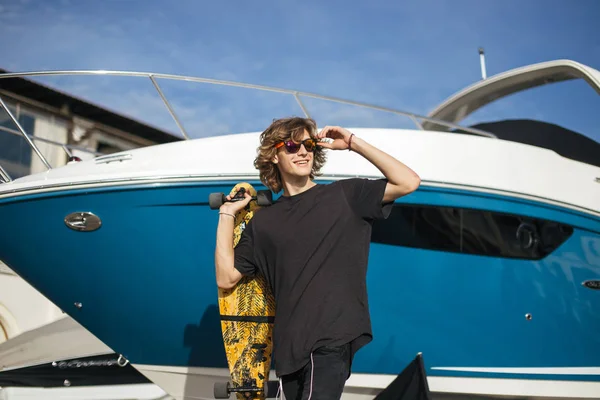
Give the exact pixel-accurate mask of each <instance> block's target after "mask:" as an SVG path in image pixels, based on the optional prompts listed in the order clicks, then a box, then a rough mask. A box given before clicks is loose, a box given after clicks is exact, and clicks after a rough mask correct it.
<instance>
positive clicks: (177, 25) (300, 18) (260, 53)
mask: <svg viewBox="0 0 600 400" xmlns="http://www.w3.org/2000/svg"><path fill="white" fill-rule="evenodd" d="M562 4H564V7H560V6H559V5H556V6H553V7H545V3H544V2H543V1H541V0H540V1H535V0H534V1H531V2H527V3H526V4H522V3H520V2H517V1H515V2H514V3H510V2H501V3H492V4H485V5H483V4H481V3H480V2H477V1H473V2H464V3H462V2H461V3H459V4H457V3H456V2H455V1H437V0H436V1H405V2H386V3H383V2H371V3H366V2H365V3H358V4H353V5H352V6H348V4H347V2H341V1H338V0H333V1H331V2H316V1H306V2H302V3H296V2H291V1H278V2H273V3H270V4H269V6H268V7H260V6H257V4H256V3H247V2H239V3H235V4H234V3H232V2H212V3H204V2H196V1H185V0H182V1H178V2H174V3H172V4H170V5H169V7H164V6H163V4H162V3H161V2H158V1H154V0H146V1H139V2H138V1H133V0H129V1H127V2H116V1H112V2H111V1H109V2H73V1H71V2H69V1H67V0H62V1H61V2H51V3H48V2H46V1H42V0H31V1H30V2H6V5H5V4H3V5H2V7H3V10H2V11H0V35H2V37H3V38H6V40H3V41H2V42H1V43H0V51H1V52H2V54H3V65H0V66H2V67H4V68H8V69H11V70H38V69H116V70H138V71H139V70H141V71H153V72H165V73H175V74H185V75H193V76H205V77H210V78H216V79H227V80H235V81H245V82H252V83H257V84H264V85H270V86H279V87H284V88H289V89H296V90H302V91H309V92H315V93H318V94H325V95H332V96H336V97H342V98H348V99H353V100H358V101H363V102H367V103H372V104H375V105H381V106H386V107H390V108H396V109H402V110H407V111H410V112H415V113H419V114H427V113H428V112H429V111H430V110H431V109H433V108H434V107H435V106H436V105H437V104H438V103H440V102H442V101H443V100H444V99H445V98H447V97H448V96H450V95H452V94H453V93H455V92H456V91H458V90H460V89H461V88H463V87H465V86H467V85H469V84H471V83H473V82H475V81H477V80H478V79H479V78H480V71H479V58H478V55H477V47H479V46H484V47H485V48H486V51H487V57H488V73H489V75H492V74H493V73H496V72H500V71H503V70H506V69H509V68H513V67H516V66H520V65H526V64H529V63H532V62H538V61H544V60H548V59H554V58H560V57H565V56H567V57H570V58H574V59H578V60H581V61H583V62H586V63H588V64H591V65H598V64H600V55H599V53H598V52H592V51H589V49H592V48H597V46H598V43H597V40H596V39H595V38H596V35H595V31H596V28H595V24H596V21H595V20H594V18H593V17H592V16H593V15H596V14H597V13H595V12H594V10H598V11H600V8H599V7H598V6H597V5H596V4H597V3H595V2H593V1H585V0H581V2H580V3H578V4H579V6H578V7H571V6H570V3H568V2H563V3H562ZM517 8H518V9H519V13H514V9H517ZM540 10H541V11H540ZM569 24H573V26H576V28H575V29H571V28H567V25H569ZM557 26H558V27H562V28H561V29H557V28H556V27H557ZM509 27H510V28H509ZM98 82H99V81H98ZM166 86H167V87H166V88H165V90H168V91H169V95H170V97H172V98H174V100H173V101H174V105H176V106H175V108H176V110H179V111H178V114H181V115H182V116H181V118H182V119H184V120H185V121H184V124H185V125H186V127H188V126H189V127H190V128H189V129H190V130H193V131H194V132H198V133H199V134H201V135H204V134H205V132H215V134H220V132H225V131H244V130H247V129H251V130H256V129H260V127H264V124H265V122H266V123H268V121H270V119H272V118H274V117H277V116H279V115H287V114H300V109H299V107H298V106H297V105H296V103H295V101H294V100H293V98H292V99H291V100H289V99H282V96H276V95H266V94H264V96H263V95H261V96H262V97H261V96H259V95H247V94H245V93H243V91H237V90H227V89H219V90H217V91H213V90H211V89H205V88H204V89H202V90H199V91H198V92H197V93H198V97H197V98H194V97H193V96H194V95H195V94H194V93H191V92H187V91H186V90H185V89H183V87H182V86H181V85H179V86H178V85H169V84H167V85H166ZM171 88H172V89H171ZM574 88H575V91H576V92H577V93H575V94H576V95H579V94H580V93H582V90H585V89H583V88H581V87H579V86H575V87H574ZM121 89H122V91H123V92H122V94H121V95H116V94H110V95H109V93H112V91H109V93H106V92H105V91H106V90H107V89H106V86H105V85H104V84H100V83H97V82H96V81H94V83H93V84H90V86H89V87H88V90H87V91H86V96H89V97H90V98H92V99H98V100H97V101H98V102H101V103H102V104H103V105H105V106H107V107H109V108H113V109H114V108H115V107H116V108H118V109H121V110H128V112H130V113H134V114H135V115H136V116H137V117H139V118H143V119H144V120H145V121H148V122H150V123H153V124H156V125H159V126H161V127H162V126H164V127H169V128H165V129H169V130H171V131H176V126H175V125H174V124H173V123H172V121H171V120H170V116H169V115H168V113H167V114H166V115H165V114H164V113H162V112H158V111H157V109H156V107H158V105H160V104H161V103H160V99H158V100H159V103H155V101H156V100H151V101H150V100H146V97H148V98H150V96H151V97H152V98H153V97H154V96H155V94H154V93H152V88H151V87H150V90H147V89H138V86H137V84H136V85H133V86H124V87H122V88H121ZM95 91H97V93H96V92H95ZM548 93H549V92H548ZM556 93H559V92H556ZM560 94H561V96H562V95H563V92H560ZM571 94H573V93H571ZM238 96H239V98H237V97H238ZM581 98H582V99H584V100H578V101H576V102H575V103H574V104H572V106H575V107H574V108H575V111H577V112H574V113H572V114H568V113H564V112H562V111H561V110H560V109H557V108H556V107H558V106H557V104H558V103H548V104H547V111H546V110H542V108H540V110H542V111H539V110H537V109H536V107H539V102H544V101H545V100H544V99H540V98H539V97H538V98H535V99H533V98H532V99H529V98H527V99H526V100H525V102H521V100H519V99H517V98H510V99H507V100H508V101H509V102H510V104H511V105H510V107H509V106H504V108H503V107H502V106H499V107H498V108H490V109H489V110H488V111H485V112H489V113H491V114H488V115H490V116H497V117H500V118H501V117H503V116H507V115H513V114H514V112H513V111H514V110H519V111H523V112H524V111H531V112H532V113H533V115H534V116H550V117H551V118H554V119H555V120H557V118H558V116H560V121H561V123H562V124H563V125H566V126H577V127H578V130H579V131H583V132H587V133H588V135H590V136H592V137H595V138H596V139H597V140H598V139H600V132H599V131H598V128H597V127H598V126H600V124H598V123H597V122H598V121H597V120H596V119H594V118H592V117H591V116H595V114H596V113H595V112H593V110H594V107H595V104H597V103H593V101H588V100H589V96H587V95H586V94H585V93H584V94H583V96H582V97H581ZM125 101H129V102H130V103H129V104H126V103H125ZM133 102H137V104H135V107H133V105H134V104H133ZM529 103H532V104H533V105H531V104H529ZM311 106H312V107H313V108H314V107H316V108H317V111H313V112H312V114H314V115H315V117H316V118H318V119H319V121H321V120H336V121H342V122H343V121H346V122H347V123H352V124H367V123H372V124H382V125H385V126H389V125H393V124H396V117H395V116H390V115H387V113H383V114H382V113H378V112H372V111H368V112H367V111H366V110H360V111H357V110H353V108H352V107H350V106H339V107H337V106H336V107H337V108H336V107H334V106H332V105H326V104H323V103H322V102H319V101H316V102H312V103H311ZM141 107H147V110H142V109H141ZM482 112H483V111H482ZM481 115H482V116H485V115H486V114H481ZM398 118H399V117H398ZM400 121H402V119H401V118H400ZM346 122H344V123H346ZM400 123H403V122H400Z"/></svg>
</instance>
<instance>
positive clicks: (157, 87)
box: [0, 70, 496, 181]
mask: <svg viewBox="0 0 600 400" xmlns="http://www.w3.org/2000/svg"><path fill="white" fill-rule="evenodd" d="M60 75H63V76H64V75H67V76H76V75H96V76H97V75H106V76H125V77H140V78H147V79H149V80H150V82H151V84H152V85H153V86H154V89H155V90H156V91H157V93H158V95H159V96H160V98H161V100H162V101H163V103H164V105H165V107H166V108H167V110H168V111H169V114H170V115H171V117H172V118H173V120H174V121H175V123H176V124H177V127H178V128H179V130H180V131H181V134H182V135H183V137H184V138H185V139H186V140H189V139H190V137H189V135H188V134H187V132H186V130H185V128H184V127H183V124H182V123H181V121H180V119H179V117H178V116H177V113H176V112H175V110H174V109H173V107H172V106H171V103H170V102H169V100H168V99H167V98H166V96H165V95H164V92H163V91H162V89H161V87H160V85H159V84H158V81H157V79H165V80H175V81H187V82H197V83H206V84H212V85H221V86H230V87H239V88H245V89H254V90H260V91H266V92H274V93H282V94H289V95H291V96H293V97H294V99H295V100H296V102H297V103H298V105H299V106H300V108H301V109H302V112H303V113H304V115H305V116H306V117H308V118H310V112H309V111H308V109H307V108H306V106H305V105H304V103H303V102H302V99H301V97H308V98H313V99H319V100H326V101H331V102H334V103H340V104H346V105H352V106H356V107H362V108H367V109H371V110H376V111H384V112H388V113H391V114H396V115H400V116H403V117H407V118H409V119H410V120H411V121H412V122H413V123H414V124H415V125H416V127H417V128H418V129H420V130H423V126H422V125H421V121H428V122H432V123H435V124H437V125H441V126H445V127H448V128H454V129H460V130H462V131H464V132H469V133H472V134H474V135H478V136H485V137H489V138H496V135H494V134H493V133H489V132H485V131H482V130H480V129H474V128H469V127H464V126H460V125H457V124H453V123H451V122H447V121H443V120H438V119H435V118H430V117H426V116H423V115H419V114H415V113H411V112H407V111H401V110H396V109H393V108H389V107H382V106H378V105H374V104H368V103H362V102H358V101H352V100H347V99H342V98H338V97H332V96H324V95H319V94H315V93H309V92H302V91H298V90H291V89H282V88H277V87H270V86H262V85H254V84H249V83H242V82H233V81H225V80H218V79H210V78H200V77H194V76H184V75H172V74H160V73H152V72H133V71H106V70H64V71H30V72H14V73H1V74H0V79H8V78H25V77H40V76H60ZM0 106H1V107H2V108H3V109H4V111H6V113H8V115H9V117H10V119H11V120H12V121H13V123H15V125H16V126H17V128H18V131H15V130H11V129H2V130H4V131H9V133H17V134H20V135H21V136H23V138H25V140H26V141H27V143H28V144H29V146H30V147H31V148H32V150H33V151H34V152H35V153H36V155H37V156H38V157H39V158H40V160H41V161H42V163H43V164H44V165H45V166H46V168H48V170H50V169H52V167H51V166H50V163H49V162H48V161H47V160H46V158H45V157H44V156H43V154H42V153H41V152H40V150H39V149H38V147H37V146H36V145H35V143H34V140H40V141H44V142H46V143H49V144H53V145H58V146H61V147H62V148H63V149H64V151H66V152H67V155H68V156H69V157H70V156H71V154H70V152H69V149H70V148H76V147H73V146H71V147H69V146H67V145H65V144H63V143H58V142H54V141H52V140H48V139H41V138H36V137H35V136H30V135H28V134H27V133H26V132H25V130H24V129H23V127H22V126H21V125H20V124H19V122H18V120H17V119H16V118H15V117H14V115H13V114H12V113H11V112H10V110H9V109H8V107H7V106H6V104H5V103H4V101H3V100H2V98H1V97H0ZM77 149H78V150H83V149H82V148H77ZM0 175H5V177H4V179H5V181H10V180H11V178H10V176H8V174H7V173H6V171H4V170H3V169H2V168H1V167H0Z"/></svg>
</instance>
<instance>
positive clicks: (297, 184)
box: [282, 176, 316, 197]
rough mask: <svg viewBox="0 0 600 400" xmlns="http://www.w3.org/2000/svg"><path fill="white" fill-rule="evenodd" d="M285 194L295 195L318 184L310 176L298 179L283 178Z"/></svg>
mask: <svg viewBox="0 0 600 400" xmlns="http://www.w3.org/2000/svg"><path fill="white" fill-rule="evenodd" d="M282 181H283V182H282V186H283V195H284V196H288V197H289V196H295V195H297V194H300V193H302V192H305V191H307V190H308V189H310V188H312V187H313V186H316V183H314V182H313V181H312V180H311V179H310V178H309V177H308V176H303V177H298V179H289V178H288V179H285V178H284V179H282Z"/></svg>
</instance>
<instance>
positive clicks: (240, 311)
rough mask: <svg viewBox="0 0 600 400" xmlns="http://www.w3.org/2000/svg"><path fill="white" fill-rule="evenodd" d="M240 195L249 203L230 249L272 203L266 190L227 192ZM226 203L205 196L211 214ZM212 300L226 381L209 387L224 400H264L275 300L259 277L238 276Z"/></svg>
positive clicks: (214, 196) (239, 215) (216, 195)
mask: <svg viewBox="0 0 600 400" xmlns="http://www.w3.org/2000/svg"><path fill="white" fill-rule="evenodd" d="M245 192H248V193H249V194H250V195H251V196H252V200H251V201H250V203H248V205H247V206H246V207H245V208H244V209H242V210H241V211H240V212H238V213H237V215H236V216H235V222H234V230H233V246H234V247H235V246H237V244H238V242H239V240H240V238H241V236H242V232H243V231H244V229H245V227H246V225H247V224H248V223H249V222H250V220H251V219H252V217H253V216H254V213H255V212H256V211H258V210H259V209H260V208H261V207H264V206H268V205H270V204H271V203H272V194H271V192H270V191H259V192H257V191H256V190H255V189H254V187H252V185H250V184H248V183H245V182H242V183H238V184H237V185H235V186H234V187H233V189H232V190H231V193H230V194H231V197H232V199H231V201H240V200H243V199H244V193H245ZM226 201H227V199H226V196H225V194H223V193H211V194H210V195H209V205H210V208H211V209H218V208H219V207H220V206H221V205H222V204H223V203H224V202H226ZM218 298H219V313H220V315H221V331H222V333H223V343H224V345H225V354H226V356H227V363H228V366H229V373H230V377H231V382H217V383H215V386H214V396H215V398H217V399H226V398H229V396H230V394H231V393H236V397H237V399H238V400H244V399H261V400H262V399H265V398H266V397H267V392H268V391H269V390H268V388H269V387H272V386H273V385H272V383H271V384H270V383H269V381H268V380H269V371H270V368H271V354H272V350H273V344H272V332H273V322H274V319H275V299H274V298H273V295H272V294H271V290H270V289H269V287H268V285H267V283H266V281H265V279H264V278H263V277H262V276H261V275H257V276H255V277H247V276H244V277H242V279H241V280H240V281H239V282H238V283H237V285H236V286H235V287H233V288H232V289H221V288H219V294H218Z"/></svg>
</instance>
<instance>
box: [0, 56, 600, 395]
mask: <svg viewBox="0 0 600 400" xmlns="http://www.w3.org/2000/svg"><path fill="white" fill-rule="evenodd" d="M98 74H100V75H106V76H114V75H118V76H135V77H140V78H143V79H148V78H150V80H152V83H153V84H154V86H155V88H156V90H157V92H158V95H159V96H160V98H161V100H162V101H163V102H164V104H165V106H166V107H167V109H168V111H169V113H170V114H171V116H172V117H173V119H174V120H175V121H176V122H179V118H178V116H177V113H176V112H175V111H176V110H175V109H174V108H173V107H172V106H171V103H170V102H169V100H168V98H167V97H166V96H165V95H164V93H163V92H162V91H161V89H160V85H159V84H158V81H160V80H180V81H188V82H200V83H206V84H219V85H229V86H237V87H244V88H247V89H249V90H269V91H276V92H278V93H283V94H287V95H290V96H293V97H294V98H295V99H296V100H297V102H298V104H299V106H300V108H301V109H302V111H303V112H304V113H305V115H307V116H309V115H310V110H308V109H307V108H306V106H305V104H304V103H303V102H302V100H301V99H302V98H317V99H322V100H327V101H333V102H338V103H342V104H350V105H353V106H356V107H362V108H364V109H367V110H378V111H384V112H389V113H393V114H396V115H400V116H404V117H406V118H409V119H410V120H412V121H414V123H415V128H414V129H392V128H379V127H376V126H375V127H372V128H352V127H349V128H350V129H351V130H352V132H354V133H355V134H356V135H357V136H360V137H363V138H364V139H365V140H367V141H368V142H370V143H372V144H373V145H375V146H378V147H380V148H382V149H384V150H386V151H387V152H389V153H390V154H391V155H393V156H395V157H397V158H398V159H400V160H402V161H403V162H405V163H406V164H407V165H409V166H410V167H411V168H413V169H414V170H415V171H416V172H417V173H418V174H419V176H420V177H421V180H422V183H421V186H420V188H419V189H418V190H417V191H416V192H414V193H412V194H410V195H408V196H406V197H403V198H401V199H399V200H398V201H397V202H396V204H395V205H394V209H393V211H392V213H391V215H390V217H389V218H388V219H387V220H385V221H377V222H375V223H374V224H373V235H372V246H371V252H370V256H369V257H370V258H369V271H368V277H367V284H368V292H369V307H370V310H371V318H372V326H373V332H374V340H373V341H372V342H371V343H370V344H369V345H368V346H366V347H365V348H364V349H362V350H361V351H360V352H359V353H357V355H356V358H355V360H354V363H353V374H352V376H351V377H350V378H349V380H348V382H347V385H346V388H345V392H344V396H343V398H344V399H350V400H359V399H372V398H373V397H374V396H375V395H377V393H379V392H381V391H382V390H383V389H384V388H386V387H388V385H389V384H390V383H391V382H393V380H394V378H395V377H396V376H397V375H398V374H399V373H400V372H401V371H402V370H403V368H404V367H405V366H406V365H407V364H409V362H410V361H411V360H413V359H414V357H415V354H422V357H423V360H424V365H425V371H426V374H427V381H428V385H429V388H430V390H431V392H432V394H433V396H434V398H436V399H445V398H455V397H453V396H458V397H459V398H472V399H475V398H477V399H479V398H495V397H512V398H528V399H550V398H554V399H556V398H561V399H584V398H586V399H590V398H598V397H599V396H600V336H598V334H597V332H598V331H599V330H600V290H599V289H600V166H598V163H597V160H599V159H600V151H599V150H598V149H599V146H600V145H599V144H598V143H597V142H594V141H592V140H586V138H584V137H582V135H580V134H578V133H575V132H571V131H567V130H566V129H563V128H561V127H559V126H552V127H551V128H552V132H554V133H555V134H556V135H559V136H557V137H558V139H556V140H554V141H550V142H545V141H544V140H540V139H536V135H537V134H538V133H539V132H531V130H530V129H529V128H528V127H529V126H531V125H530V123H534V124H535V129H541V130H542V131H543V130H544V129H547V128H548V126H547V125H544V124H536V122H535V121H533V122H531V121H512V122H511V121H508V123H514V124H516V125H515V126H517V127H518V129H519V131H520V132H522V134H521V135H512V136H511V134H510V132H512V131H513V128H510V129H507V128H506V125H503V124H501V123H499V124H498V125H489V126H488V127H489V128H490V129H488V130H484V129H482V127H481V126H480V127H479V128H478V127H472V126H471V127H469V126H461V125H459V122H460V121H462V120H463V119H464V118H465V117H466V116H468V115H469V114H470V113H472V112H473V111H474V110H476V109H478V108H479V107H481V106H483V105H485V104H488V103H490V102H491V101H495V100H498V99H500V98H502V97H504V96H507V95H509V94H514V93H518V92H519V91H522V90H527V89H529V88H533V87H537V86H541V85H545V84H549V83H552V82H558V81H564V80H568V79H582V80H584V81H585V82H587V83H588V84H589V85H590V86H591V87H592V88H593V89H594V90H595V91H596V92H598V93H600V72H598V71H597V70H595V69H593V68H591V67H589V66H586V65H583V64H580V63H577V62H575V61H571V60H555V61H549V62H543V63H539V64H533V65H528V66H525V67H521V68H517V69H516V70H511V71H507V72H504V73H500V74H498V75H495V76H491V77H489V78H486V79H484V80H482V81H479V82H476V83H474V84H473V85H471V86H470V87H468V88H466V89H464V90H462V91H460V92H458V93H457V94H455V95H454V96H452V97H451V98H449V99H448V100H447V101H446V102H444V103H442V104H441V105H440V106H439V107H438V108H436V109H434V111H433V112H431V113H430V114H429V115H428V116H422V115H416V114H413V113H408V112H404V111H401V110H394V109H390V108H385V107H380V106H377V105H370V104H364V103H360V102H356V101H351V100H346V99H340V98H335V97H329V96H323V95H318V94H313V93H307V92H300V91H295V90H288V89H279V88H272V87H264V86H259V85H250V84H242V83H238V82H227V81H216V80H211V79H207V78H198V77H189V76H177V75H166V74H159V73H146V72H127V71H30V72H19V73H4V74H0V84H1V80H2V79H10V78H14V77H36V76H47V75H98ZM0 103H1V104H0V105H3V104H4V103H3V102H1V101H0ZM3 108H5V109H6V107H3ZM318 122H319V123H327V121H318ZM505 122H506V121H505ZM178 125H179V126H180V127H181V126H182V125H181V124H179V123H178ZM18 130H19V132H21V134H23V135H24V137H25V138H26V139H27V140H28V143H29V144H30V145H31V147H32V149H33V151H34V152H35V153H36V154H37V155H38V156H40V158H42V159H43V155H42V154H41V153H39V152H38V151H36V147H35V143H34V138H31V137H28V136H27V134H26V132H24V130H23V129H22V127H20V126H18ZM507 131H508V132H509V133H506V132H507ZM534 133H535V135H534ZM562 133H564V135H562V136H560V135H561V134H562ZM182 135H183V136H184V137H185V138H186V139H188V140H183V141H178V142H173V143H167V144H160V145H154V146H149V147H144V148H138V149H133V150H128V151H123V152H118V153H114V154H109V155H102V156H98V157H95V158H93V159H90V160H85V161H77V160H72V161H71V162H69V163H68V164H67V165H65V166H62V167H59V168H51V167H50V165H47V167H48V169H47V171H45V172H41V173H37V174H33V175H29V176H25V177H21V178H18V179H14V180H12V179H11V177H10V176H8V174H7V173H6V171H4V172H1V173H0V174H1V175H2V177H3V178H2V180H3V183H1V184H0V221H2V224H1V225H0V243H2V246H1V247H0V260H2V261H3V262H4V263H6V264H7V265H8V266H9V267H10V268H11V269H12V270H14V271H15V272H16V273H17V274H18V275H19V276H20V277H22V278H23V279H25V280H26V281H27V282H28V283H30V284H31V285H32V286H33V287H35V288H36V290H38V291H39V292H40V293H42V294H43V295H44V296H46V297H47V298H48V299H50V300H51V301H52V302H53V303H54V304H56V305H57V306H58V307H59V308H60V309H61V310H63V311H64V312H65V313H66V314H68V315H69V316H70V317H71V318H73V320H75V321H77V322H78V323H79V324H81V326H83V327H84V328H85V329H86V330H88V331H89V332H91V333H93V335H94V336H96V337H97V338H98V339H100V340H101V341H102V342H103V343H105V344H106V345H107V346H108V347H109V348H110V349H112V350H113V351H114V352H115V353H116V354H119V355H120V356H121V357H123V359H125V360H127V361H128V362H129V363H131V365H132V366H133V367H134V368H135V369H136V370H138V371H139V372H141V373H142V374H143V375H144V376H146V377H147V378H148V379H149V380H150V381H152V382H154V383H155V384H157V385H158V386H160V387H161V388H162V389H163V390H164V391H165V392H167V393H168V394H169V395H171V396H173V397H174V398H176V399H197V398H202V399H209V398H213V387H214V384H215V383H217V382H225V381H227V380H228V376H229V374H228V370H227V362H226V358H225V353H224V348H223V342H222V338H221V331H220V329H221V328H220V323H219V313H218V308H217V287H216V281H215V272H214V246H215V232H216V226H217V214H216V212H215V211H214V210H211V209H210V207H209V203H208V198H209V194H210V193H213V192H228V191H229V190H230V189H231V187H232V186H233V185H234V184H236V183H238V182H240V181H247V182H250V183H252V184H253V185H255V187H256V188H257V189H258V190H262V189H265V187H264V186H263V185H262V184H261V182H260V181H259V179H258V174H257V171H256V170H255V169H254V168H253V159H254V156H255V154H254V149H255V148H256V147H257V146H258V136H259V135H260V132H239V133H236V134H228V135H222V136H212V137H206V138H199V139H190V138H189V135H188V134H187V132H185V130H183V129H182ZM574 140H578V141H579V142H578V143H582V142H585V143H586V144H587V145H586V148H585V149H579V150H580V151H577V150H578V148H577V146H572V143H573V141H574ZM557 141H558V145H557ZM572 147H574V148H575V149H574V150H573V149H572ZM588 152H591V153H590V154H591V155H592V156H591V159H590V155H589V154H588ZM322 172H323V174H322V176H319V177H318V178H317V182H319V183H328V182H332V181H335V180H339V179H345V178H348V177H364V178H379V177H381V173H380V172H379V171H378V170H377V169H376V168H375V167H374V166H372V165H370V164H369V163H368V162H367V161H366V160H363V159H361V157H360V156H357V155H355V154H352V153H349V152H330V153H329V154H328V162H327V164H326V165H325V167H324V168H323V170H322ZM40 259H43V260H44V263H43V265H42V264H41V263H40V262H39V260H40Z"/></svg>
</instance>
